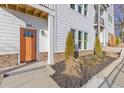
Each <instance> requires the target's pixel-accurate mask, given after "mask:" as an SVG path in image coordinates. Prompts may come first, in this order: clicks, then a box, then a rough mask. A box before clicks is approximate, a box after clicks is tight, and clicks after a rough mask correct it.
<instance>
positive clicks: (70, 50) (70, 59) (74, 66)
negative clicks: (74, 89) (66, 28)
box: [64, 32, 81, 77]
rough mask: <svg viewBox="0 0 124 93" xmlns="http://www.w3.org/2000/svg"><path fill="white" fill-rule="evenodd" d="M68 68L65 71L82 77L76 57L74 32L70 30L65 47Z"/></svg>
mask: <svg viewBox="0 0 124 93" xmlns="http://www.w3.org/2000/svg"><path fill="white" fill-rule="evenodd" d="M65 59H66V69H65V71H64V73H65V74H67V75H75V76H78V77H80V74H79V73H80V72H81V70H80V65H79V63H78V62H76V60H75V58H74V40H73V36H72V33H71V32H69V33H68V36H67V40H66V48H65Z"/></svg>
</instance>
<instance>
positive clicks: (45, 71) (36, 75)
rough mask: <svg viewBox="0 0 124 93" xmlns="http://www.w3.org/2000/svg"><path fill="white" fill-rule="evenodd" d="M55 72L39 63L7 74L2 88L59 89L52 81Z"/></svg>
mask: <svg viewBox="0 0 124 93" xmlns="http://www.w3.org/2000/svg"><path fill="white" fill-rule="evenodd" d="M52 73H54V70H53V69H52V68H51V67H50V66H47V65H44V64H42V62H37V63H34V64H31V65H28V66H25V67H21V68H19V69H16V70H13V71H10V72H8V73H6V74H7V75H8V76H7V77H5V78H4V80H3V82H2V84H1V86H0V87H1V88H2V87H3V88H58V87H59V86H58V85H57V84H56V83H55V82H54V81H53V80H52V79H51V77H50V74H52Z"/></svg>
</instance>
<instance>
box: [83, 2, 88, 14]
mask: <svg viewBox="0 0 124 93" xmlns="http://www.w3.org/2000/svg"><path fill="white" fill-rule="evenodd" d="M87 12H88V4H84V16H87Z"/></svg>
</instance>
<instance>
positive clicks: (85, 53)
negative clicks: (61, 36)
mask: <svg viewBox="0 0 124 93" xmlns="http://www.w3.org/2000/svg"><path fill="white" fill-rule="evenodd" d="M91 54H94V51H93V50H84V51H80V52H79V56H86V55H91Z"/></svg>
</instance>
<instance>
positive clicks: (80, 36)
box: [78, 31, 83, 50]
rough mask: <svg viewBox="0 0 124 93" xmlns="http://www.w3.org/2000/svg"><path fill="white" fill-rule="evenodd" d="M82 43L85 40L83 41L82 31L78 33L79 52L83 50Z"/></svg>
mask: <svg viewBox="0 0 124 93" xmlns="http://www.w3.org/2000/svg"><path fill="white" fill-rule="evenodd" d="M82 42H83V39H82V32H81V31H78V49H79V50H81V49H82Z"/></svg>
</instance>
